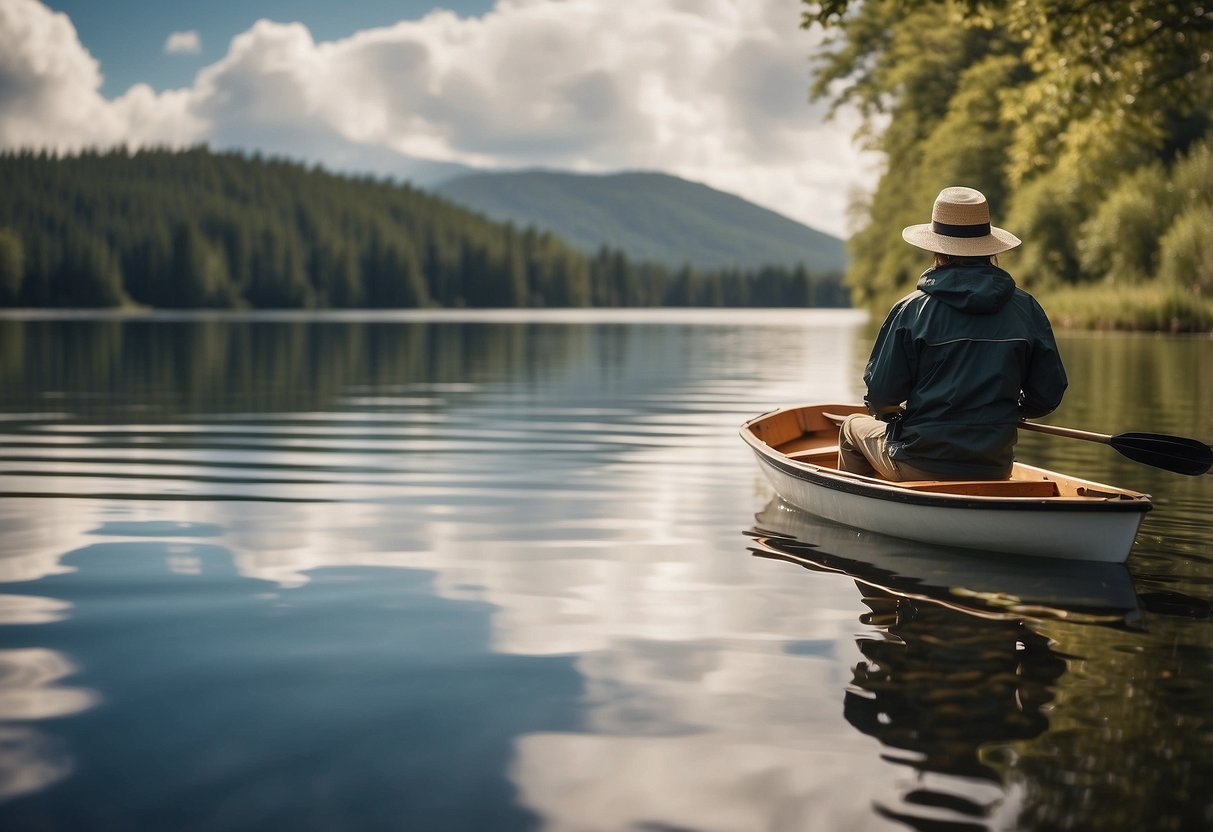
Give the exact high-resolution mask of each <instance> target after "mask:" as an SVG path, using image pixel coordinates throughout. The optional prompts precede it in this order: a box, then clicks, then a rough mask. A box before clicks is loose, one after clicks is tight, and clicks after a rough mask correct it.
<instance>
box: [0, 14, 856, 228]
mask: <svg viewBox="0 0 1213 832" xmlns="http://www.w3.org/2000/svg"><path fill="white" fill-rule="evenodd" d="M800 9H801V4H800V0H645V2H644V3H640V2H636V0H633V2H631V3H627V2H623V0H450V2H447V3H445V4H444V5H443V6H441V7H435V6H434V5H433V0H420V1H419V0H399V1H398V2H388V0H338V2H333V0H290V1H289V2H288V0H261V2H237V1H236V0H212V2H207V3H173V2H170V1H169V0H0V149H5V148H30V147H33V148H51V149H55V150H57V151H61V152H70V151H76V150H80V149H82V148H86V147H112V146H115V145H125V146H127V147H130V148H137V147H141V146H148V145H155V146H169V147H183V146H194V145H199V144H206V145H208V146H210V147H212V148H215V149H217V150H222V149H239V150H244V151H253V150H257V151H260V152H262V153H265V154H271V155H278V156H286V157H288V158H295V159H299V160H301V161H305V162H318V163H321V164H323V165H326V166H328V167H329V168H331V169H334V170H340V171H357V172H367V173H372V174H377V175H382V176H394V177H397V178H405V179H411V180H412V181H414V182H416V183H418V184H420V185H423V186H424V185H426V184H431V183H433V182H434V181H435V177H437V176H439V175H449V173H450V171H451V170H458V169H466V168H478V169H495V170H500V169H520V168H549V169H556V170H572V171H579V172H584V173H606V172H613V171H619V170H657V171H663V172H666V173H671V174H674V175H677V176H681V177H683V178H684V179H688V180H691V181H695V182H702V183H705V184H707V185H710V186H712V187H714V188H717V189H719V190H722V191H726V192H729V193H734V194H737V195H739V196H742V197H744V198H746V199H749V200H750V201H752V202H755V203H757V204H759V205H762V206H764V207H767V208H770V209H772V210H775V211H778V212H780V213H782V214H784V215H786V216H789V217H791V218H793V219H796V220H799V221H801V222H803V223H806V224H807V225H810V226H813V227H815V228H818V229H820V230H822V231H826V232H828V233H832V234H837V235H839V236H844V235H845V234H846V232H847V217H848V211H847V206H848V203H849V202H850V200H851V199H852V197H853V196H854V193H855V192H856V189H859V190H862V189H864V188H867V187H870V185H871V183H872V182H873V181H874V178H875V172H876V167H875V164H874V160H873V159H872V157H871V156H869V155H866V154H863V153H862V152H861V151H860V150H859V149H858V148H857V147H856V145H855V143H854V142H853V141H852V135H853V133H854V130H855V127H856V126H857V123H856V119H855V117H854V115H853V114H848V113H846V112H844V113H843V114H842V117H841V118H839V119H836V120H834V121H832V122H827V121H826V120H825V117H824V116H825V106H824V105H823V104H821V103H816V104H814V103H810V102H809V101H808V94H807V91H808V87H809V84H810V82H811V76H810V56H811V55H812V53H813V52H814V51H815V50H816V49H818V48H819V47H820V41H821V36H820V33H817V32H806V31H805V30H803V29H801V28H800V26H799V22H800ZM170 38H173V42H174V43H175V44H176V45H177V46H178V47H179V48H177V49H167V48H166V45H167V43H168V42H169V40H170Z"/></svg>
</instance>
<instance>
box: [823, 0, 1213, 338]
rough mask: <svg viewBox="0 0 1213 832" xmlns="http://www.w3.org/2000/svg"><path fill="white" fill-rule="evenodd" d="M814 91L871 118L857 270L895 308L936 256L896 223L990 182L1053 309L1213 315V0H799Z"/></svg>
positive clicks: (987, 189) (1015, 256)
mask: <svg viewBox="0 0 1213 832" xmlns="http://www.w3.org/2000/svg"><path fill="white" fill-rule="evenodd" d="M803 25H804V26H805V27H806V28H813V27H822V28H823V29H824V32H825V35H826V38H827V41H826V48H825V49H824V50H823V51H822V52H821V53H820V54H819V55H817V56H816V64H815V78H814V86H813V88H812V95H814V96H815V97H817V98H819V99H824V100H827V101H829V102H830V103H831V104H832V105H833V106H834V107H835V108H838V107H841V106H844V105H845V106H854V107H856V108H858V109H859V111H860V112H861V113H862V114H863V116H864V117H865V124H866V126H865V128H864V130H863V132H861V134H860V139H861V140H862V141H864V142H865V143H866V145H867V147H868V148H869V149H872V150H875V151H878V152H879V153H880V154H882V156H883V157H884V159H885V162H886V166H885V171H884V173H883V175H882V176H881V178H880V180H879V183H878V185H877V187H876V188H875V190H874V192H873V193H871V194H870V195H869V196H868V197H867V199H866V201H865V202H864V203H863V204H861V205H858V206H856V207H857V209H858V211H857V213H858V215H860V216H862V217H864V218H865V219H866V222H865V224H863V225H862V227H860V228H859V229H858V231H857V233H855V235H854V236H853V237H852V238H851V240H850V241H849V251H850V259H849V261H848V274H847V281H848V283H849V285H850V287H851V288H852V295H853V299H854V301H855V302H856V304H857V305H861V306H868V307H887V304H888V303H889V302H890V301H891V300H893V299H895V298H896V297H897V296H899V295H901V294H904V293H906V292H908V291H909V290H910V289H911V288H912V287H913V285H914V282H915V280H916V279H917V277H918V275H919V274H920V273H921V272H922V270H923V269H924V268H925V267H926V266H927V265H929V255H927V256H926V258H925V260H926V262H924V255H923V252H920V251H918V250H916V249H914V248H912V247H910V246H909V245H906V244H905V243H903V242H902V240H901V229H902V228H903V227H905V226H907V225H911V224H914V223H920V222H926V221H928V220H929V219H930V210H931V204H932V202H933V201H934V198H935V195H936V194H938V192H939V191H940V189H941V188H943V187H946V186H949V185H968V186H971V187H975V188H978V189H979V190H981V191H983V192H984V193H985V194H986V196H987V197H988V198H989V201H990V206H991V211H992V214H993V221H994V224H995V225H999V226H1001V227H1003V228H1006V229H1008V230H1009V231H1011V232H1012V233H1014V234H1016V235H1017V236H1019V237H1020V238H1021V239H1023V240H1024V245H1023V246H1022V247H1021V248H1020V249H1018V250H1016V251H1013V252H1010V253H1008V254H1007V255H1004V256H1003V257H1002V258H1001V259H1003V260H1004V263H1003V265H1004V266H1005V267H1007V268H1008V269H1009V270H1010V271H1011V273H1012V274H1013V275H1014V276H1015V278H1016V280H1017V281H1018V282H1019V283H1020V284H1021V285H1024V286H1025V287H1026V288H1028V289H1029V290H1030V291H1032V292H1034V293H1037V294H1038V295H1039V296H1041V298H1042V300H1044V301H1045V305H1046V308H1047V309H1049V312H1050V315H1051V316H1053V317H1054V320H1055V321H1057V320H1058V319H1059V318H1060V319H1061V321H1062V322H1063V323H1071V324H1074V325H1089V326H1100V327H1126V328H1145V329H1213V140H1211V137H1213V4H1210V3H1175V2H1169V0H1107V1H1106V2H1090V0H925V1H924V2H921V3H906V2H903V0H863V2H857V1H856V2H850V1H849V0H826V1H825V2H812V0H804V15H803Z"/></svg>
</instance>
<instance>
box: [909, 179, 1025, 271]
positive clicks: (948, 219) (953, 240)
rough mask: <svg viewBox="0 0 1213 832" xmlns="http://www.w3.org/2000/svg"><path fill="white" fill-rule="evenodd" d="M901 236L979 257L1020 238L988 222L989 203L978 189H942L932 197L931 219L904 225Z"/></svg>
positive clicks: (935, 249)
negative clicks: (933, 204)
mask: <svg viewBox="0 0 1213 832" xmlns="http://www.w3.org/2000/svg"><path fill="white" fill-rule="evenodd" d="M901 238H902V239H903V240H905V241H906V242H907V243H909V244H910V245H912V246H918V247H919V248H922V249H926V250H927V251H932V252H938V253H940V254H951V255H955V256H958V257H981V256H988V255H991V254H998V253H1000V252H1003V251H1010V250H1011V249H1013V248H1015V247H1016V246H1017V245H1019V244H1020V243H1021V242H1022V240H1020V239H1019V238H1018V237H1016V236H1015V235H1014V234H1012V233H1011V232H1010V231H1007V230H1005V229H1002V228H998V227H996V226H993V225H990V206H989V204H988V203H987V202H986V198H985V195H984V194H983V193H982V192H981V191H975V190H973V189H972V188H944V189H943V190H942V191H940V192H939V196H937V197H935V206H934V207H933V208H932V209H931V221H930V222H928V223H923V224H922V225H911V226H907V227H906V228H905V229H904V230H902V232H901Z"/></svg>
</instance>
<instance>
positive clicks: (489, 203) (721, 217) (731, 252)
mask: <svg viewBox="0 0 1213 832" xmlns="http://www.w3.org/2000/svg"><path fill="white" fill-rule="evenodd" d="M436 190H437V191H438V193H440V194H442V195H443V196H445V197H447V198H448V199H451V200H453V201H455V202H457V203H460V204H461V205H465V206H467V207H469V208H472V209H474V210H476V211H479V212H481V213H483V214H485V215H486V216H488V217H490V218H492V219H496V220H502V221H508V222H512V223H514V224H515V225H518V226H528V225H535V226H537V227H539V228H543V229H547V230H550V231H552V232H553V233H555V234H556V235H558V236H559V237H561V238H562V239H564V240H565V241H567V242H569V243H571V244H572V245H574V246H577V247H578V248H580V249H582V250H583V251H589V252H592V251H595V250H597V249H598V248H599V247H600V246H602V245H604V244H605V245H608V246H612V247H616V248H620V249H622V250H623V251H624V252H625V253H626V254H627V256H628V257H629V258H631V259H634V260H641V261H652V262H656V263H662V264H664V265H666V266H671V267H678V266H681V265H682V264H684V263H688V262H689V263H690V264H691V265H692V266H694V267H696V268H699V269H719V268H727V267H741V268H758V267H760V266H763V265H766V264H779V265H785V266H792V265H795V264H797V263H803V264H804V265H805V266H806V267H807V268H809V269H810V270H811V271H813V272H815V273H819V274H822V273H827V272H841V271H843V270H844V269H845V268H846V253H845V249H844V246H843V242H842V240H839V239H838V238H837V237H833V236H830V235H829V234H825V233H823V232H820V231H816V230H814V229H812V228H809V227H807V226H805V225H801V224H800V223H798V222H795V221H793V220H790V219H788V218H787V217H785V216H782V215H780V214H777V213H775V212H774V211H768V210H767V209H765V208H760V207H759V206H757V205H754V204H753V203H751V202H747V201H746V200H744V199H741V198H740V197H737V196H733V195H732V194H727V193H724V192H722V191H717V190H715V189H713V188H709V187H708V186H706V185H700V184H697V183H695V182H688V181H686V180H685V179H679V178H678V177H675V176H669V175H666V174H662V173H619V174H610V175H586V174H577V173H562V172H555V171H521V172H507V173H476V174H469V175H467V176H460V177H456V178H454V179H451V180H449V181H447V182H444V183H442V184H441V185H438V186H437V188H436Z"/></svg>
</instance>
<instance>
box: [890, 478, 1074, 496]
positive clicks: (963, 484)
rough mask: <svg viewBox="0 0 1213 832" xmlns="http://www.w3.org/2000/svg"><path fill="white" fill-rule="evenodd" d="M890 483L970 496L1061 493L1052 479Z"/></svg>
mask: <svg viewBox="0 0 1213 832" xmlns="http://www.w3.org/2000/svg"><path fill="white" fill-rule="evenodd" d="M890 484H891V485H896V486H898V487H900V488H908V489H910V490H911V491H937V492H942V493H945V494H964V495H967V496H970V497H1056V496H1057V495H1058V493H1059V492H1058V490H1057V483H1055V482H1053V481H1052V480H949V481H944V480H907V481H905V482H895V483H890Z"/></svg>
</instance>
